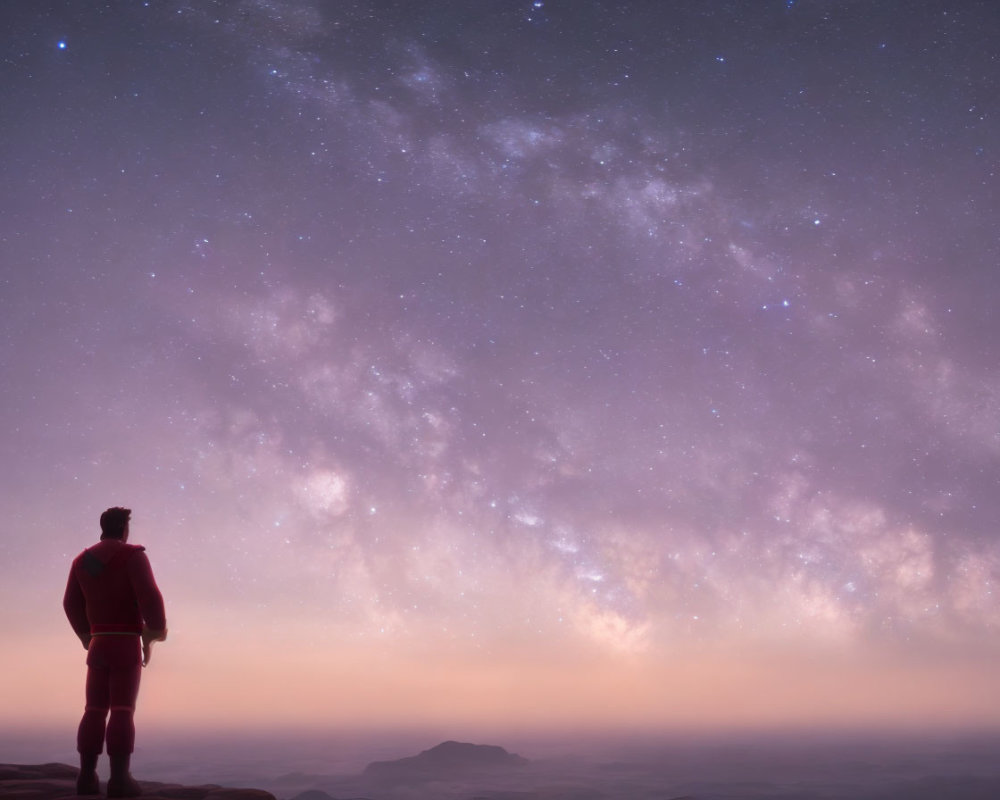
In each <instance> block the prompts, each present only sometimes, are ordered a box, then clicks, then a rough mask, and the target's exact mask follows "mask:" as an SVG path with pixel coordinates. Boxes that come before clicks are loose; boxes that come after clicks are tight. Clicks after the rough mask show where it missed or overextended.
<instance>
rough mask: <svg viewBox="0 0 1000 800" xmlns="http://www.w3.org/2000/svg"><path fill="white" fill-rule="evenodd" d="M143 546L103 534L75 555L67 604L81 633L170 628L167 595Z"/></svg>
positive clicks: (67, 591)
mask: <svg viewBox="0 0 1000 800" xmlns="http://www.w3.org/2000/svg"><path fill="white" fill-rule="evenodd" d="M145 549H146V548H144V547H141V546H140V545H134V544H126V543H125V542H123V541H121V540H119V539H103V540H101V541H100V542H98V543H97V544H95V545H94V546H93V547H88V548H87V549H86V550H84V551H83V552H82V553H80V555H78V556H77V557H76V558H75V559H74V560H73V566H72V567H70V571H69V580H68V581H67V582H66V594H65V595H64V596H63V609H64V610H65V611H66V617H67V619H69V624H70V625H72V626H73V630H74V631H76V633H77V635H78V636H87V635H91V634H97V633H141V632H142V626H143V623H145V624H146V625H148V626H149V627H150V628H152V629H153V630H156V631H162V630H164V629H166V627H167V619H166V615H165V613H164V611H163V595H161V594H160V590H159V588H157V586H156V580H155V579H154V578H153V570H152V568H151V567H150V566H149V559H148V558H146V553H145V552H144V551H145Z"/></svg>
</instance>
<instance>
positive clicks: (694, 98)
mask: <svg viewBox="0 0 1000 800" xmlns="http://www.w3.org/2000/svg"><path fill="white" fill-rule="evenodd" d="M2 16H3V19H4V24H3V26H2V30H3V33H2V36H3V49H2V52H3V60H2V64H0V70H2V84H0V85H2V87H3V88H2V97H3V101H2V104H0V121H2V122H0V124H2V137H0V148H2V154H3V157H2V159H0V170H2V181H3V186H4V191H3V194H2V197H0V204H2V211H0V254H2V256H0V333H2V335H0V357H2V364H3V380H2V382H0V414H2V421H3V430H4V434H3V437H2V443H3V444H2V446H3V451H2V456H3V457H2V459H0V470H2V481H0V486H2V487H3V488H2V489H0V498H2V509H3V515H4V519H5V521H6V523H5V526H4V529H5V533H4V534H3V538H2V540H0V609H2V610H0V625H2V629H3V630H4V631H5V632H7V635H8V636H10V637H11V641H12V642H14V643H15V644H13V645H12V646H13V647H14V652H16V653H17V661H16V664H17V666H11V661H10V659H8V663H7V665H6V666H4V667H0V674H3V673H4V671H10V674H8V675H5V676H4V680H5V682H6V683H7V685H12V686H14V687H24V694H25V696H27V695H28V694H30V692H33V691H35V689H36V687H37V686H38V685H40V683H39V682H42V683H44V682H45V681H50V682H51V681H58V682H61V683H60V685H62V683H66V685H67V687H68V688H66V690H65V695H66V697H69V698H73V700H72V702H73V703H76V702H77V700H76V694H77V692H78V689H79V687H78V685H77V684H78V683H82V669H83V668H82V663H81V662H82V654H81V653H78V652H77V650H78V646H77V647H76V649H74V640H73V638H72V634H71V633H70V631H69V629H68V626H67V625H66V624H65V621H64V620H63V619H61V617H60V613H61V612H60V610H59V601H60V598H61V591H62V585H63V582H64V580H65V574H66V570H67V568H68V563H69V559H70V558H71V557H72V556H73V555H75V554H76V553H77V552H79V550H81V549H82V548H83V547H85V546H87V545H88V544H89V543H90V542H91V541H92V540H94V539H96V536H97V533H98V528H97V519H98V516H99V514H100V512H101V511H102V510H103V509H104V508H106V507H107V506H110V505H118V504H121V505H127V506H130V507H131V508H133V509H134V514H133V528H132V530H133V540H134V541H136V542H139V543H143V544H145V545H146V546H147V547H148V551H149V555H150V559H151V561H152V563H153V566H154V569H155V571H156V573H157V576H158V578H159V579H160V583H161V585H162V587H163V589H164V593H165V595H166V597H167V604H168V605H167V608H168V617H169V619H170V625H171V633H172V637H171V640H170V641H168V642H167V643H165V644H163V645H162V646H160V647H159V648H158V650H157V657H158V659H159V663H160V664H161V667H160V676H161V677H158V678H154V677H153V676H152V674H151V675H150V676H149V677H148V679H147V683H148V684H150V686H149V687H148V689H147V690H144V691H148V692H150V693H151V695H150V696H151V697H152V698H153V699H152V700H150V701H149V702H150V703H152V704H153V708H154V709H156V708H159V707H160V706H157V705H156V703H157V702H158V701H157V700H156V698H157V697H160V698H161V700H160V701H159V702H161V704H162V708H164V709H166V708H168V707H170V708H181V709H182V710H183V711H184V713H185V714H195V715H197V714H203V715H205V716H207V717H209V718H211V717H213V715H221V716H225V715H226V714H229V713H230V712H231V711H232V709H233V708H235V707H237V706H238V705H239V703H240V702H241V696H240V693H241V692H243V691H244V689H245V688H246V687H247V686H252V685H255V684H257V683H259V682H260V681H263V680H268V681H270V682H271V683H270V684H269V685H271V686H273V685H274V684H275V682H278V683H281V684H282V685H284V682H287V683H288V684H293V685H294V686H293V687H292V688H288V687H286V689H283V690H282V691H286V690H287V691H288V692H291V694H288V695H287V696H286V695H280V697H279V699H277V700H274V702H273V703H271V704H265V707H262V710H261V711H260V715H259V717H257V716H254V714H253V713H252V712H247V714H249V716H250V718H251V719H253V720H258V721H259V719H263V718H265V717H267V716H268V715H270V714H272V713H273V714H277V715H278V716H279V717H281V719H283V720H286V721H289V722H295V721H297V720H304V721H316V720H320V719H327V718H336V719H342V720H345V721H350V720H354V721H357V720H359V719H372V718H375V717H377V718H378V719H379V720H382V721H386V722H391V721H393V719H394V714H396V715H397V716H398V717H400V718H405V719H409V718H410V717H409V716H407V715H412V718H413V719H425V718H434V719H438V718H440V719H442V720H444V721H447V720H448V719H450V718H451V716H454V717H455V718H456V719H467V718H468V719H472V720H486V721H490V720H493V721H496V720H504V721H506V722H508V723H513V722H514V721H516V720H518V719H520V717H519V716H518V715H519V714H520V713H521V712H522V711H523V710H524V709H527V708H531V709H534V710H535V713H537V715H538V719H533V721H534V722H539V721H540V720H544V721H548V722H560V721H562V722H566V723H567V724H569V723H572V722H574V721H576V720H585V721H590V722H599V721H602V720H605V721H615V722H621V723H623V724H627V723H633V722H637V721H638V722H642V723H643V724H651V725H656V724H669V723H672V722H677V721H678V720H681V721H685V720H686V721H688V722H691V721H696V720H708V721H710V722H712V723H713V724H720V725H723V724H726V723H727V722H734V723H735V722H739V723H741V724H751V723H762V724H763V723H773V722H775V721H779V722H781V721H792V722H802V721H815V722H818V723H822V722H830V721H834V722H837V723H847V722H851V721H857V722H859V723H869V722H880V721H883V722H884V721H890V722H891V721H896V722H898V721H900V720H904V721H907V720H911V719H916V720H918V721H923V720H932V719H933V720H940V719H942V715H944V717H946V718H948V719H949V720H951V721H953V722H955V723H956V724H966V723H968V724H982V723H988V724H996V723H1000V704H998V700H997V698H998V697H1000V691H997V689H998V688H1000V687H998V685H997V684H998V681H1000V679H998V678H997V677H995V663H996V657H997V655H998V654H997V652H996V650H997V645H996V638H997V630H998V623H1000V606H998V602H997V594H996V586H997V579H998V575H1000V543H998V539H997V533H996V528H997V520H998V518H1000V491H998V480H997V476H998V471H997V467H998V455H1000V359H998V357H997V347H996V344H995V343H996V342H997V341H998V339H1000V318H998V317H997V315H996V314H995V307H996V305H997V295H998V288H1000V287H998V284H1000V272H998V269H997V262H998V235H997V234H998V213H997V212H998V206H997V189H998V178H997V148H998V142H1000V130H998V116H997V112H998V109H997V105H998V100H997V98H998V97H1000V86H998V84H1000V64H998V62H997V55H996V54H997V48H996V42H997V41H1000V12H998V10H997V8H996V7H995V6H994V4H993V3H992V2H974V1H972V0H970V1H969V2H960V3H956V2H921V3H903V2H879V3H869V2H853V1H851V0H846V1H844V2H832V0H798V1H797V2H795V1H794V0H786V1H785V2H773V1H772V0H761V1H760V2H753V3H732V2H714V1H709V2H697V3H695V2H669V1H667V0H665V1H664V2H624V1H623V2H612V1H611V0H606V2H596V0H578V1H574V2H569V1H568V0H544V1H542V0H538V1H537V2H530V0H529V1H528V2H520V1H518V2H515V1H514V0H503V1H500V0H484V1H483V2H459V1H458V0H455V1H454V2H395V3H391V2H360V1H358V2H355V1H353V0H352V1H351V2H348V1H347V0H345V2H336V3H334V2H329V3H324V2H319V0H299V1H298V2H290V1H289V2H277V1H276V0H245V1H242V2H241V1H239V0H233V2H174V1H173V0H150V1H149V2H128V3H126V2H116V3H106V4H105V3H98V2H87V3H62V2H58V3H57V2H34V1H32V2H11V3H7V4H5V6H4V9H3V11H2ZM248 643H252V644H248ZM234 648H240V650H239V652H240V657H239V658H238V659H235V658H234V661H236V662H238V664H229V665H228V667H227V669H228V670H231V671H232V672H231V673H229V674H230V677H227V678H226V679H224V680H223V679H221V678H220V679H218V680H219V686H218V687H216V688H217V689H218V692H219V693H220V694H219V695H218V696H219V697H220V698H221V699H219V700H218V706H217V707H216V706H210V707H206V706H205V705H204V704H201V705H197V707H195V705H192V706H191V707H190V708H189V707H188V706H186V705H184V702H183V700H182V698H184V697H187V696H188V693H189V688H186V687H190V686H191V685H192V683H195V682H197V680H200V679H197V677H196V676H199V675H201V674H203V673H202V672H200V671H199V670H202V669H211V668H210V667H207V666H206V665H207V664H211V663H215V664H218V661H219V659H223V658H226V659H227V663H228V658H227V656H226V655H225V654H227V653H228V654H232V653H233V652H234ZM304 663H308V664H309V667H308V668H307V669H305V671H303V666H302V665H303V664H304ZM373 663H375V664H377V665H378V666H377V668H372V664H373ZM817 663H818V664H823V665H825V666H822V667H816V672H815V673H814V674H812V675H811V674H810V673H811V669H812V667H803V664H812V665H815V664H817ZM333 674H335V675H336V676H337V679H336V680H334V679H333V678H331V677H330V676H331V675H333ZM567 674H568V675H569V676H570V677H568V678H567V677H565V676H566V675H567ZM628 675H631V676H633V677H631V678H629V677H622V676H628ZM282 676H284V677H282ZM657 676H669V678H668V680H669V681H670V682H671V686H672V687H673V688H671V689H670V690H669V691H666V693H665V694H664V695H663V696H662V697H661V696H658V697H657V698H656V699H655V701H650V702H648V703H647V702H646V700H644V699H643V697H645V698H648V697H649V695H648V692H647V691H646V690H647V689H648V688H649V687H650V686H653V685H656V684H657V681H658V677H657ZM858 676H867V677H865V678H864V679H861V678H859V677H858ZM155 680H160V682H161V683H160V685H159V688H155V686H156V685H155V683H154V681H155ZM859 681H860V683H859ZM12 682H13V683H12ZM334 684H336V686H334ZM46 685H47V684H46ZM213 685H214V684H213ZM346 686H350V687H352V688H351V689H350V690H347V689H345V688H344V687H346ZM227 687H228V689H227ZM234 687H236V688H234ZM443 687H446V688H448V690H449V691H454V692H455V693H456V694H455V698H456V699H455V700H454V703H453V704H449V701H448V700H446V699H442V694H441V693H442V688H443ZM456 687H458V688H456ZM790 687H791V688H790ZM199 691H201V690H199ZM204 691H205V692H209V689H204ZM274 691H277V690H274ZM227 692H228V693H227ZM296 692H300V693H302V695H303V696H311V697H314V698H316V702H315V704H314V705H311V706H310V707H309V708H308V709H305V710H303V709H301V708H297V709H296V710H294V711H292V710H289V704H288V703H287V702H285V701H284V700H282V699H281V698H286V697H287V698H290V697H298V696H299V695H298V694H296ZM770 693H773V702H772V699H769V697H770ZM485 695H489V697H490V700H489V701H487V700H484V699H483V697H484V696H485ZM18 696H20V694H19V695H18ZM449 696H451V695H449ZM428 697H436V698H437V700H436V701H434V702H431V701H430V700H428ZM746 697H752V698H753V699H752V700H748V703H749V705H747V706H746V707H745V708H744V709H743V710H742V711H734V710H733V705H734V703H736V704H738V701H739V700H740V698H746ZM470 698H477V700H475V701H472V700H470ZM545 698H550V699H551V705H549V704H547V703H546V701H545ZM720 698H721V699H720ZM852 698H853V699H852ZM244 699H245V698H244ZM67 702H68V701H67ZM81 702H82V701H81ZM193 702H194V701H192V703H193ZM518 702H523V703H524V706H523V708H522V706H521V705H518ZM375 707H379V708H383V710H382V711H381V712H380V713H374V712H372V711H371V709H373V708H375ZM213 709H214V710H213ZM678 709H680V710H678ZM949 709H950V710H951V711H952V712H953V713H952V714H951V716H950V717H949V715H948V713H947V712H948V710H949ZM3 713H4V712H0V714H3ZM6 713H7V715H8V717H7V718H8V720H15V719H18V718H19V717H18V716H17V715H18V714H20V713H22V711H8V712H6ZM23 713H24V714H27V713H29V712H28V711H23ZM47 713H48V714H49V717H51V718H52V719H53V720H59V721H60V722H61V721H62V720H63V718H64V715H65V717H66V718H69V717H71V716H74V715H76V714H77V713H78V709H77V708H76V706H75V705H74V706H72V708H71V709H70V710H68V711H66V710H64V709H63V705H62V695H59V697H57V698H55V699H53V700H52V708H51V710H50V712H47ZM180 713H181V712H178V714H180ZM546 714H549V716H546ZM435 715H437V716H435ZM450 715H451V716H450ZM3 719H4V718H3V716H0V722H2V721H3Z"/></svg>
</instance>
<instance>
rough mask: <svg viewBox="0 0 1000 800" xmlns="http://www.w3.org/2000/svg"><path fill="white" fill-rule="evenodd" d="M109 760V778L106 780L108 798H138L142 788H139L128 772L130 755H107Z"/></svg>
mask: <svg viewBox="0 0 1000 800" xmlns="http://www.w3.org/2000/svg"><path fill="white" fill-rule="evenodd" d="M108 756H109V757H110V759H111V777H109V778H108V797H138V796H139V795H141V794H142V787H140V786H139V784H138V782H137V781H136V780H135V778H133V777H132V773H130V772H129V771H128V767H129V761H131V759H132V754H131V753H125V754H124V755H117V756H113V755H111V754H110V753H108Z"/></svg>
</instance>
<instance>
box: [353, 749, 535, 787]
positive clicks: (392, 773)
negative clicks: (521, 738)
mask: <svg viewBox="0 0 1000 800" xmlns="http://www.w3.org/2000/svg"><path fill="white" fill-rule="evenodd" d="M527 763H528V759H526V758H522V757H521V756H519V755H516V754H514V753H508V752H507V751H506V750H504V749H503V748H502V747H498V746H496V745H490V744H468V743H467V742H442V743H441V744H439V745H438V746H437V747H432V748H431V749H430V750H424V751H423V752H422V753H420V754H418V755H415V756H410V757H409V758H400V759H397V760H395V761H373V762H372V763H371V764H369V765H368V766H367V767H365V771H364V774H365V776H366V777H368V778H377V779H380V780H389V781H393V782H396V781H418V780H423V781H426V780H437V779H447V778H455V777H467V776H468V775H469V774H470V773H482V772H496V771H501V770H508V769H516V768H518V767H523V766H524V765H526V764H527Z"/></svg>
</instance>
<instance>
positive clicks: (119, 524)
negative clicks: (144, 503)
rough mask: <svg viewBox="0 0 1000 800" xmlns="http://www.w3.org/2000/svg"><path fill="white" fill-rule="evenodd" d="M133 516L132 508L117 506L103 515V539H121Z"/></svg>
mask: <svg viewBox="0 0 1000 800" xmlns="http://www.w3.org/2000/svg"><path fill="white" fill-rule="evenodd" d="M131 516H132V509H131V508H122V507H121V506H115V507H114V508H109V509H108V510H107V511H105V512H104V513H103V514H101V538H102V539H121V538H122V537H123V536H124V535H125V526H126V525H128V518H129V517H131Z"/></svg>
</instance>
